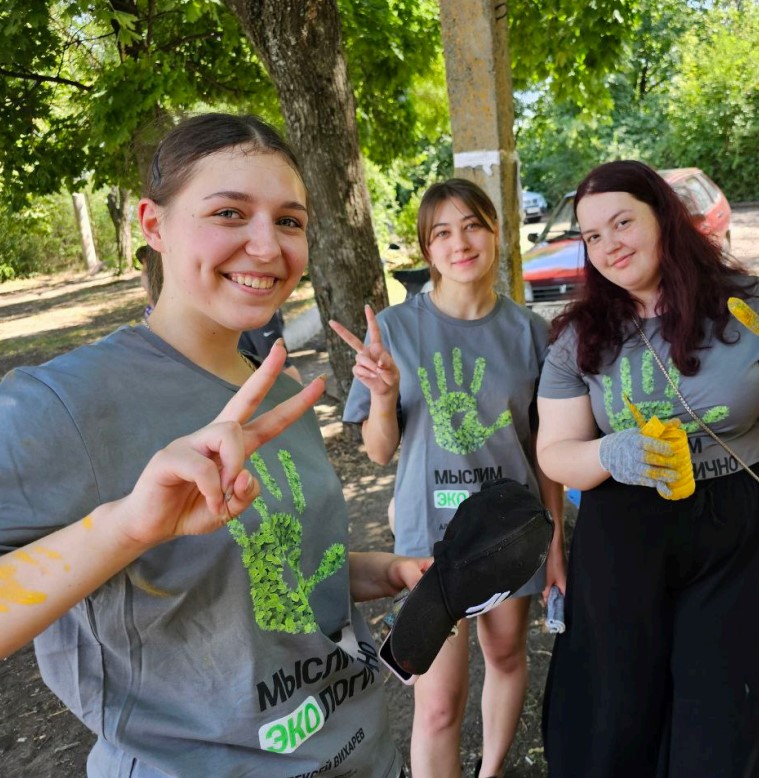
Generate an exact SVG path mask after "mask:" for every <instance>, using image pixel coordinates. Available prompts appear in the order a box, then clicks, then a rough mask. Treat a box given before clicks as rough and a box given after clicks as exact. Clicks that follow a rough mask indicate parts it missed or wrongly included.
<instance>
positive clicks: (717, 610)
mask: <svg viewBox="0 0 759 778" xmlns="http://www.w3.org/2000/svg"><path fill="white" fill-rule="evenodd" d="M575 209H576V212H577V218H578V221H579V225H580V229H581V232H582V237H583V241H584V244H585V268H586V275H587V283H586V286H585V290H584V293H583V295H582V297H581V298H580V299H579V300H577V301H576V302H574V303H573V304H572V305H570V307H569V308H568V309H567V310H566V311H565V312H564V313H563V314H562V315H560V316H559V317H558V318H557V319H556V320H555V322H554V329H553V338H554V343H553V345H552V348H551V351H550V353H549V356H548V359H547V361H546V364H545V367H544V370H543V373H542V377H541V382H540V389H539V400H538V409H539V417H540V431H539V433H538V461H539V463H540V465H541V467H542V468H543V470H544V471H545V472H546V474H547V475H548V476H549V477H551V478H554V479H555V480H557V481H561V482H563V483H565V484H567V485H568V486H570V487H574V488H577V489H581V490H582V499H581V503H580V512H579V515H578V520H577V527H576V530H575V534H574V538H573V541H572V551H571V554H570V560H569V575H568V583H567V592H566V594H567V598H566V623H567V631H566V633H565V634H563V635H559V636H558V638H557V641H556V645H555V649H554V654H553V659H552V662H551V669H550V673H549V679H548V686H547V690H546V697H545V708H544V736H545V745H546V749H545V754H546V758H547V759H548V763H549V774H550V775H551V776H552V778H553V777H554V776H556V777H559V778H561V777H563V776H567V778H569V776H571V777H572V778H576V776H583V778H591V777H595V778H611V776H613V777H614V778H627V777H628V776H629V778H645V777H646V776H657V777H660V776H661V777H663V776H667V777H668V778H675V777H677V778H715V776H735V778H739V777H740V778H744V776H746V775H747V772H746V770H747V769H748V765H749V761H750V759H751V757H750V753H751V751H752V749H753V748H754V747H755V745H756V742H757V739H759V697H757V693H758V692H759V663H758V662H757V656H759V622H757V620H756V619H755V618H753V614H754V612H755V610H756V595H757V592H758V591H759V484H758V483H757V482H756V481H755V480H754V479H753V477H752V475H751V473H750V472H747V471H746V469H745V468H744V466H743V464H742V463H741V460H742V462H743V463H747V466H748V467H750V468H752V469H753V470H758V469H759V468H758V467H757V464H756V463H758V462H759V403H757V401H756V398H757V396H759V364H758V361H759V339H758V338H756V337H754V336H753V335H751V334H749V333H748V332H746V331H745V330H743V331H741V330H742V328H741V326H740V325H739V324H738V323H737V322H735V321H734V320H732V319H731V317H730V314H729V312H728V308H727V300H728V298H729V297H731V296H737V297H740V298H743V299H745V300H746V301H747V302H748V303H749V305H750V306H751V307H752V308H754V309H757V308H759V303H757V299H756V281H757V279H755V278H753V277H750V276H748V275H747V274H746V273H745V271H743V270H741V269H739V268H737V267H735V266H734V265H733V264H732V263H731V262H730V260H729V258H728V257H727V256H726V255H724V254H723V253H722V252H721V250H720V249H719V248H718V247H717V246H716V245H715V244H713V243H712V242H711V241H710V239H709V238H707V237H705V236H704V235H702V234H701V233H700V232H699V231H698V229H697V228H696V227H695V226H694V225H693V224H692V222H691V220H690V218H689V216H688V213H687V211H686V209H685V207H684V206H683V205H682V204H681V202H680V201H679V199H678V198H677V196H676V195H675V193H674V191H673V190H672V189H671V188H670V187H669V186H668V185H667V183H666V182H665V181H664V180H663V179H662V178H661V177H660V176H659V175H657V174H656V173H655V172H654V171H653V170H652V169H650V168H649V167H647V166H646V165H643V164H641V163H639V162H630V161H621V162H611V163H608V164H605V165H601V166H600V167H598V168H596V169H595V170H593V171H592V172H591V173H590V174H589V175H588V176H587V177H586V178H585V180H584V181H583V182H582V183H581V184H580V186H579V188H578V190H577V195H576V199H575ZM659 362H661V366H660V365H659ZM667 375H668V376H669V378H667ZM681 398H682V400H685V402H686V403H687V404H688V405H689V406H690V407H691V409H692V410H693V411H694V412H695V414H696V415H697V416H698V417H700V419H701V420H703V421H704V422H706V424H707V425H708V426H709V427H711V429H712V430H713V432H715V433H716V434H717V435H718V436H720V437H721V438H722V439H723V440H726V441H727V442H728V445H729V447H730V449H731V452H732V453H728V452H727V451H726V450H725V449H723V448H722V446H721V445H720V444H719V443H718V442H717V441H715V440H714V439H713V438H711V437H710V436H709V435H708V433H707V432H706V431H705V430H704V429H703V428H702V427H700V426H699V423H698V421H696V420H695V419H694V418H693V417H692V416H691V414H690V413H689V412H688V411H687V409H686V408H685V407H684V405H683V403H682V401H681ZM628 400H629V401H630V402H631V403H633V404H634V405H635V406H637V408H638V409H639V411H640V412H641V413H642V414H643V416H644V417H645V418H646V419H649V418H650V417H652V416H657V417H658V418H659V419H660V420H661V421H667V420H669V419H679V420H680V422H681V423H682V426H683V427H684V428H685V430H686V432H687V435H688V443H689V449H690V454H691V458H692V463H693V471H694V476H695V479H696V486H695V492H694V493H693V494H692V495H691V496H690V497H687V498H685V499H679V500H673V499H665V498H667V497H672V496H673V495H672V493H671V486H672V481H673V480H674V478H675V477H676V476H675V473H674V472H673V471H672V469H671V467H670V460H669V459H668V457H669V455H670V453H671V452H670V451H669V450H668V446H667V444H664V443H662V441H657V440H652V439H651V438H649V437H647V436H644V435H642V434H641V433H640V432H639V431H638V425H637V423H636V420H635V418H634V415H633V412H632V410H631V409H630V407H629V405H628V402H627V401H628ZM734 455H737V457H738V458H736V457H735V456H734Z"/></svg>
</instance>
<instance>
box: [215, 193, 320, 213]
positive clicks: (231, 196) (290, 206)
mask: <svg viewBox="0 0 759 778" xmlns="http://www.w3.org/2000/svg"><path fill="white" fill-rule="evenodd" d="M215 197H219V198H222V199H224V200H237V202H241V203H252V202H253V200H254V198H253V197H251V196H250V195H249V194H248V193H247V192H235V191H223V192H213V193H211V194H210V195H207V196H206V197H204V198H203V199H204V200H213V199H214V198H215ZM282 208H286V209H287V210H294V211H304V212H306V213H308V208H306V206H305V205H303V203H301V202H298V201H297V200H289V201H288V202H286V203H282Z"/></svg>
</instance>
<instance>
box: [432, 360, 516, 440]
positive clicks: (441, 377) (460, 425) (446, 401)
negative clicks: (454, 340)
mask: <svg viewBox="0 0 759 778" xmlns="http://www.w3.org/2000/svg"><path fill="white" fill-rule="evenodd" d="M451 358H452V361H453V380H454V382H455V384H456V389H454V390H452V391H449V390H448V382H447V380H446V376H445V366H444V364H443V355H442V354H441V353H440V352H439V351H438V352H435V355H434V357H433V362H434V364H435V377H436V379H437V387H438V392H439V396H438V398H437V399H434V398H433V397H432V388H431V386H430V379H429V376H428V374H427V370H426V369H425V368H423V367H420V368H419V370H418V374H419V383H420V385H421V389H422V394H423V395H424V399H425V400H426V401H427V406H428V407H429V409H430V416H432V429H433V432H434V434H435V441H436V442H437V444H438V446H440V448H443V449H445V450H446V451H451V452H452V453H454V454H471V453H472V452H473V451H477V449H479V448H481V447H482V446H483V445H484V444H485V442H486V441H487V440H488V439H489V438H490V437H491V436H492V435H493V434H494V433H496V432H497V431H498V430H499V429H501V428H502V427H506V426H507V425H509V424H511V411H509V410H505V411H503V412H502V413H501V414H500V416H499V417H498V418H497V419H496V420H495V421H494V422H493V423H492V424H488V425H486V424H483V423H482V422H481V421H480V418H479V406H478V404H477V394H478V392H479V391H480V389H481V388H482V379H483V377H484V375H485V360H484V358H482V357H478V358H477V360H476V361H475V364H474V375H473V376H472V380H471V382H470V384H469V391H466V390H465V389H464V386H463V385H464V371H463V367H462V360H461V349H459V348H454V349H453V351H452V354H451ZM462 414H463V415H462ZM454 418H456V419H458V421H457V423H456V424H454Z"/></svg>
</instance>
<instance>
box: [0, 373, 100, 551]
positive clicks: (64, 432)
mask: <svg viewBox="0 0 759 778" xmlns="http://www.w3.org/2000/svg"><path fill="white" fill-rule="evenodd" d="M0 431H1V432H0V554H4V553H6V552H8V551H12V550H14V549H16V548H19V547H20V546H24V545H26V544H27V543H31V542H32V541H34V540H37V539H38V538H41V537H44V536H45V535H48V534H50V533H51V532H55V531H56V530H58V529H61V528H62V527H64V526H66V525H68V524H71V523H73V522H74V521H77V520H79V519H81V518H82V517H84V516H86V515H87V514H88V513H89V512H90V511H91V510H92V509H93V508H95V507H96V506H97V505H98V504H99V503H100V502H101V500H100V499H99V498H98V490H97V485H96V482H95V476H94V471H93V468H92V463H91V460H90V457H89V455H88V453H87V450H86V448H85V445H84V442H83V440H82V437H81V435H80V433H79V429H78V428H77V425H76V424H75V422H74V420H73V419H72V417H71V415H70V413H69V412H68V410H67V409H66V407H65V406H64V404H63V402H62V401H61V400H60V398H59V397H58V396H57V395H56V393H55V392H54V391H53V389H51V388H50V387H49V386H48V385H47V384H45V383H44V382H43V381H41V380H40V379H38V378H37V377H35V376H33V375H31V374H30V373H28V372H26V370H24V369H16V370H13V371H11V372H10V373H9V374H8V375H7V376H6V377H5V378H4V379H3V381H2V382H0Z"/></svg>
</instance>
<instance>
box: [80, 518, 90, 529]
mask: <svg viewBox="0 0 759 778" xmlns="http://www.w3.org/2000/svg"><path fill="white" fill-rule="evenodd" d="M82 524H83V525H84V528H85V529H92V516H85V517H84V518H83V519H82Z"/></svg>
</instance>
